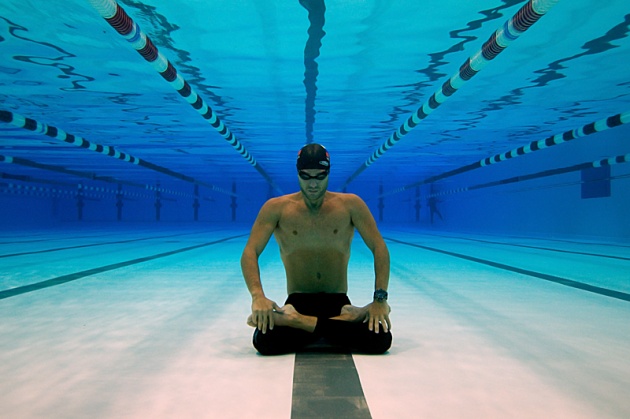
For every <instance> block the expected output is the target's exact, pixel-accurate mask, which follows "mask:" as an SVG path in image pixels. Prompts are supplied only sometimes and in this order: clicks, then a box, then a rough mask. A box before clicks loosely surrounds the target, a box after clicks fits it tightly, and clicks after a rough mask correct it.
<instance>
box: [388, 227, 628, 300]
mask: <svg viewBox="0 0 630 419" xmlns="http://www.w3.org/2000/svg"><path fill="white" fill-rule="evenodd" d="M385 239H386V240H389V241H392V242H394V243H400V244H404V245H407V246H412V247H417V248H420V249H424V250H429V251H431V252H437V253H443V254H445V255H449V256H454V257H457V258H460V259H465V260H469V261H471V262H477V263H481V264H484V265H488V266H492V267H494V268H499V269H504V270H507V271H511V272H516V273H519V274H523V275H529V276H533V277H534V278H539V279H544V280H545V281H550V282H555V283H557V284H560V285H565V286H567V287H572V288H577V289H580V290H583V291H588V292H592V293H595V294H599V295H604V296H606V297H611V298H616V299H618V300H623V301H630V294H628V293H625V292H621V291H614V290H611V289H608V288H601V287H596V286H594V285H589V284H585V283H583V282H578V281H573V280H571V279H566V278H560V277H558V276H554V275H548V274H544V273H541V272H535V271H530V270H528V269H522V268H517V267H515V266H510V265H505V264H503V263H498V262H492V261H490V260H486V259H479V258H476V257H473V256H468V255H463V254H461V253H454V252H449V251H446V250H440V249H435V248H433V247H427V246H422V245H419V244H414V243H408V242H404V241H401V240H396V239H392V238H387V237H385Z"/></svg>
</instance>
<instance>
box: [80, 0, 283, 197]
mask: <svg viewBox="0 0 630 419" xmlns="http://www.w3.org/2000/svg"><path fill="white" fill-rule="evenodd" d="M89 2H90V4H91V5H92V7H94V9H96V11H97V12H98V13H99V14H100V15H101V17H103V19H105V21H107V23H109V25H110V26H111V27H112V28H114V30H116V32H118V34H120V35H121V36H122V37H123V38H124V39H125V40H126V41H127V42H129V43H130V44H131V46H132V47H133V48H134V49H135V50H136V51H137V52H138V53H139V54H140V55H141V56H142V58H144V59H145V61H147V62H148V63H149V64H151V66H152V67H153V68H154V69H155V70H156V71H157V72H158V73H159V74H160V76H162V77H163V78H164V80H166V81H167V82H168V83H169V84H170V85H171V87H173V88H174V89H175V90H176V91H177V93H179V95H180V96H181V97H183V98H184V100H186V102H188V103H189V104H190V105H191V106H192V107H193V108H194V109H195V110H196V111H197V112H198V113H199V114H200V115H201V116H202V117H203V118H204V119H205V120H206V121H207V122H208V123H210V125H211V126H212V127H213V128H214V129H215V130H216V131H217V132H218V133H219V134H220V135H221V136H222V137H223V138H224V139H225V140H226V141H227V142H228V143H229V144H230V145H231V146H232V148H234V150H236V151H237V152H238V153H239V154H240V155H241V156H242V157H243V158H244V159H245V160H247V162H248V163H249V164H251V165H252V166H253V167H254V168H255V169H256V170H257V171H258V172H259V173H260V174H261V175H262V176H263V177H264V178H265V180H266V181H267V182H268V183H269V184H270V185H271V186H272V187H273V188H274V189H275V190H277V191H278V192H280V193H282V191H281V190H280V189H279V188H278V186H277V185H276V184H275V182H274V181H273V180H272V179H271V177H270V176H269V175H268V174H267V173H266V172H265V170H264V169H263V168H262V167H261V166H260V164H259V163H258V162H257V161H256V159H255V158H254V157H253V156H252V155H251V154H250V152H249V151H247V149H246V148H245V146H244V145H243V144H242V143H241V142H240V141H239V140H238V139H237V138H236V136H235V135H234V133H232V132H231V131H230V129H229V128H228V127H227V126H226V125H225V124H224V123H223V121H221V119H220V118H219V117H218V115H217V114H216V113H215V112H214V110H212V108H211V107H210V106H209V105H208V104H207V103H206V102H205V101H204V100H203V98H202V97H201V96H199V94H197V92H196V91H195V89H193V88H192V87H191V86H190V84H188V82H187V81H186V80H185V79H184V78H183V77H182V76H181V74H179V73H178V71H177V69H176V68H175V67H174V66H173V64H172V63H171V62H170V61H169V60H168V59H167V58H166V57H165V56H164V55H163V54H162V53H161V52H159V51H158V48H157V47H156V46H155V44H154V43H153V42H152V41H151V39H150V38H149V37H148V36H147V35H146V34H145V33H144V32H143V31H142V29H140V26H138V25H137V24H136V22H134V21H133V19H131V17H130V16H129V15H128V14H127V12H125V10H124V9H123V8H122V7H120V5H119V4H118V3H116V1H115V0H89Z"/></svg>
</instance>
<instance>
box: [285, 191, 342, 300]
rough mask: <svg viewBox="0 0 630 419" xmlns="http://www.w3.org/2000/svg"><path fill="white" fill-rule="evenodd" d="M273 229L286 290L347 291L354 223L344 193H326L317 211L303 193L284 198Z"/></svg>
mask: <svg viewBox="0 0 630 419" xmlns="http://www.w3.org/2000/svg"><path fill="white" fill-rule="evenodd" d="M280 211H281V212H280V215H279V220H278V225H277V226H276V229H275V231H274V235H275V237H276V241H277V242H278V245H279V246H280V255H281V257H282V261H283V262H284V266H285V270H286V273H287V290H288V292H289V293H294V292H304V293H312V292H330V293H345V292H347V290H348V281H347V269H348V260H349V258H350V244H351V243H352V238H353V236H354V226H353V224H352V219H351V215H350V210H349V209H348V208H347V200H345V197H344V195H343V194H337V193H332V192H327V195H326V197H325V199H324V202H323V204H322V206H321V208H319V210H318V211H316V212H313V211H311V210H309V209H308V208H307V206H306V204H305V203H304V200H303V199H302V197H301V196H300V194H299V193H298V194H293V195H287V196H286V197H283V205H281V210H280Z"/></svg>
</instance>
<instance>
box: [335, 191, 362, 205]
mask: <svg viewBox="0 0 630 419" xmlns="http://www.w3.org/2000/svg"><path fill="white" fill-rule="evenodd" d="M328 193H329V194H330V195H331V198H333V199H339V200H340V201H342V202H343V203H344V204H346V205H357V204H359V203H362V202H363V200H362V199H361V198H360V197H359V195H355V194H353V193H347V192H328Z"/></svg>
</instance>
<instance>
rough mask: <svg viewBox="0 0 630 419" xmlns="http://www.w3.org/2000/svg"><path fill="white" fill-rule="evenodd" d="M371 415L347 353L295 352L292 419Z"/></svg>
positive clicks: (349, 355)
mask: <svg viewBox="0 0 630 419" xmlns="http://www.w3.org/2000/svg"><path fill="white" fill-rule="evenodd" d="M371 417H372V416H371V415H370V409H369V408H368V405H367V402H366V400H365V396H364V394H363V388H362V387H361V381H360V380H359V374H358V373H357V369H356V367H355V365H354V360H353V359H352V355H351V354H350V353H328V352H298V353H297V354H295V368H294V370H293V398H292V403H291V419H303V418H344V419H346V418H356V419H370V418H371Z"/></svg>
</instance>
